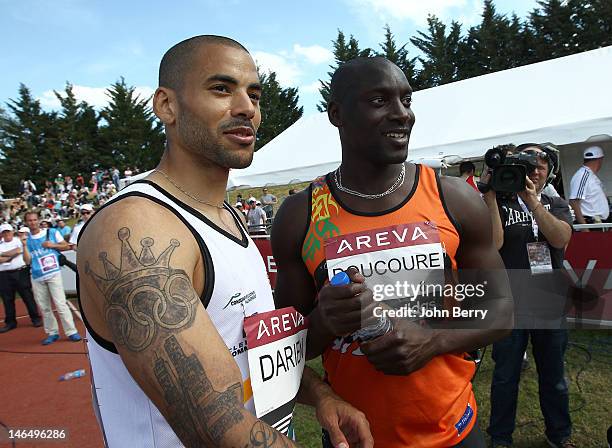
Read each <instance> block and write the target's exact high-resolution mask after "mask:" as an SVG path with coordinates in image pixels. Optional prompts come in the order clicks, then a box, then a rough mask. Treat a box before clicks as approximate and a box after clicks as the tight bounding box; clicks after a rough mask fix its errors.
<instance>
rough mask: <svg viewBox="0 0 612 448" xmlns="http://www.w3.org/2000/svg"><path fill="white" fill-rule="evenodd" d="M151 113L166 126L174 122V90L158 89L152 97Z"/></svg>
mask: <svg viewBox="0 0 612 448" xmlns="http://www.w3.org/2000/svg"><path fill="white" fill-rule="evenodd" d="M153 112H154V113H155V115H157V118H159V119H160V120H161V121H162V123H164V124H165V125H166V126H168V125H173V124H174V123H175V122H176V115H177V103H176V94H175V93H174V90H172V89H169V88H167V87H158V88H157V90H156V91H155V94H154V95H153Z"/></svg>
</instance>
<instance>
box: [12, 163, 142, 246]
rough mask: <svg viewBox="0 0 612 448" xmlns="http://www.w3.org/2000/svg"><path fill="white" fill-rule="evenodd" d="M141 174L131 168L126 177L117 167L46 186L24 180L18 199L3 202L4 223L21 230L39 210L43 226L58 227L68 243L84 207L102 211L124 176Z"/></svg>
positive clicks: (62, 176) (67, 177)
mask: <svg viewBox="0 0 612 448" xmlns="http://www.w3.org/2000/svg"><path fill="white" fill-rule="evenodd" d="M138 172H139V170H138V168H134V169H133V170H132V169H131V168H129V167H128V168H127V169H126V170H125V171H124V172H123V175H122V173H121V172H120V171H119V169H118V168H117V167H111V168H110V169H96V170H95V171H93V172H91V174H90V175H89V176H87V178H86V177H85V176H83V174H82V173H78V174H77V175H76V176H74V177H73V176H70V175H65V174H62V173H59V174H57V176H55V178H54V179H52V180H46V181H45V183H44V184H43V185H36V184H35V183H34V182H33V181H32V180H30V179H22V180H21V181H20V182H19V186H18V189H17V190H18V195H17V196H16V197H15V198H8V197H3V198H1V199H0V222H2V223H8V224H11V225H12V226H13V227H14V228H15V229H18V228H20V227H22V226H23V225H24V215H25V213H26V212H27V211H28V210H32V209H35V210H39V211H40V217H41V220H42V222H41V224H42V226H43V227H54V228H57V229H58V230H59V232H60V233H61V235H62V236H63V237H64V238H65V239H66V240H68V239H69V238H70V235H71V232H72V228H71V226H70V225H69V224H68V223H69V222H74V221H75V220H79V219H80V218H81V216H82V213H81V212H82V208H83V206H85V205H87V207H86V208H88V207H92V208H98V207H100V206H102V205H104V203H105V202H106V201H107V200H108V199H109V198H111V197H112V196H113V195H114V194H116V193H117V191H119V180H120V178H121V177H124V176H125V177H129V176H132V175H135V174H138ZM4 196H6V195H4Z"/></svg>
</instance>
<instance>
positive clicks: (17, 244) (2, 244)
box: [0, 237, 25, 271]
mask: <svg viewBox="0 0 612 448" xmlns="http://www.w3.org/2000/svg"><path fill="white" fill-rule="evenodd" d="M17 248H20V249H22V248H23V244H21V241H20V240H19V238H16V237H13V239H12V240H11V241H9V242H6V241H4V240H3V239H0V252H9V251H11V250H13V249H17ZM24 266H25V262H24V261H23V252H22V253H21V254H19V255H17V256H16V257H15V258H13V259H12V260H11V261H9V262H6V263H0V271H12V270H13V269H19V268H22V267H24Z"/></svg>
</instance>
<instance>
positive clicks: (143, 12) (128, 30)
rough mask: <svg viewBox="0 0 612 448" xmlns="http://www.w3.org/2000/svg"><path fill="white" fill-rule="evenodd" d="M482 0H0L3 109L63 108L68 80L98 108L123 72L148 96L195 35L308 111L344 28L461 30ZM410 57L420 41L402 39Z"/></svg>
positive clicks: (405, 33)
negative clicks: (216, 38)
mask: <svg viewBox="0 0 612 448" xmlns="http://www.w3.org/2000/svg"><path fill="white" fill-rule="evenodd" d="M482 4H483V1H482V0H427V1H425V0H327V1H322V0H312V1H301V2H290V1H266V0H261V1H259V2H255V1H253V0H251V1H244V0H224V1H211V0H175V1H174V2H170V1H166V2H161V1H158V0H149V1H141V0H122V1H117V0H106V1H102V0H80V1H79V0H20V1H15V0H0V42H1V43H0V45H1V47H0V48H1V51H0V107H2V108H3V109H5V110H7V107H6V103H7V102H8V101H9V100H10V99H16V98H17V96H18V89H19V84H20V83H23V84H25V85H26V86H27V87H28V88H30V90H31V92H32V95H33V96H34V97H35V98H37V99H38V100H40V103H41V105H42V107H43V108H44V109H45V110H57V109H59V101H58V100H57V98H56V97H55V95H54V93H53V91H54V90H56V91H60V92H61V91H63V90H64V88H65V85H66V82H70V83H71V84H72V85H73V86H74V92H75V94H76V96H77V98H79V99H81V100H85V101H87V102H88V103H90V104H92V105H94V106H95V107H96V108H98V109H100V108H102V107H104V106H105V104H106V103H107V100H108V98H107V96H106V93H105V90H106V88H108V87H109V86H110V85H111V84H112V83H113V82H115V81H117V80H119V79H120V77H124V78H125V81H126V83H127V84H128V85H132V86H135V87H136V90H137V92H138V93H139V94H140V95H141V96H142V97H143V98H147V97H149V96H150V95H152V94H153V92H154V90H155V87H156V86H157V71H158V67H159V61H160V59H161V57H162V56H163V54H164V53H165V51H166V50H167V49H168V48H170V47H171V46H173V45H174V44H176V43H178V42H180V41H181V40H183V39H187V38H189V37H192V36H195V35H198V34H219V35H224V36H228V37H231V38H233V39H235V40H237V41H239V42H240V43H242V44H243V45H244V46H246V47H247V48H248V49H249V51H250V52H251V54H252V55H253V57H254V59H255V60H256V62H257V63H258V65H259V66H260V67H262V68H263V69H264V71H267V70H274V71H275V72H276V73H277V77H278V80H279V82H280V83H281V85H283V87H297V88H298V89H299V96H300V105H301V106H303V107H304V115H306V116H307V115H311V114H314V113H317V110H316V104H317V103H318V102H319V101H320V99H321V98H320V95H319V93H318V88H319V85H320V84H319V81H318V80H319V79H325V80H327V78H328V76H327V72H328V71H329V65H330V64H333V53H332V41H333V40H334V39H335V38H336V37H337V34H338V30H339V29H340V30H342V31H343V32H344V34H345V35H346V36H347V37H348V36H349V35H351V34H352V35H354V36H355V38H357V40H358V41H359V44H360V47H362V48H364V47H370V48H378V44H379V43H380V42H381V41H383V40H384V29H383V28H384V26H385V25H386V24H388V25H389V26H390V27H391V31H392V32H393V33H394V34H395V37H396V42H397V43H398V44H400V45H403V44H405V43H407V42H409V38H410V37H412V36H414V35H415V34H416V33H417V31H425V30H426V19H427V15H428V14H435V15H436V16H437V17H438V18H440V19H442V20H443V21H444V22H445V23H447V24H449V23H450V21H451V20H456V21H458V22H459V23H461V24H462V25H463V26H462V29H463V30H466V29H467V28H469V27H470V26H473V25H476V24H478V23H479V22H480V14H481V12H482ZM495 5H496V7H497V10H498V12H500V13H503V14H508V15H510V14H511V13H512V12H515V13H516V14H517V15H518V16H519V17H521V18H525V17H526V16H527V15H528V13H529V12H530V11H532V10H533V9H534V8H535V7H536V6H537V4H536V1H535V0H512V1H511V0H497V1H496V2H495ZM407 48H408V50H409V51H410V53H411V54H412V56H416V55H417V50H416V48H415V47H414V46H413V45H412V44H411V43H408V45H407Z"/></svg>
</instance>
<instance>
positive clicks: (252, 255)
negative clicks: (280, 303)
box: [77, 181, 274, 448]
mask: <svg viewBox="0 0 612 448" xmlns="http://www.w3.org/2000/svg"><path fill="white" fill-rule="evenodd" d="M134 196H138V197H141V198H143V199H142V200H143V201H147V200H149V201H153V202H156V203H157V204H159V205H161V206H163V207H165V208H167V209H168V210H170V211H171V212H173V213H174V214H175V215H176V216H177V217H178V218H179V219H180V220H181V221H182V222H183V223H184V225H185V226H187V227H188V228H189V230H190V231H191V232H192V234H193V236H194V238H195V239H196V241H197V242H198V245H199V246H200V250H201V252H202V258H203V260H204V264H205V276H206V278H205V287H204V292H203V293H202V296H201V301H202V303H203V304H204V306H205V308H206V311H207V312H208V315H209V316H210V319H211V320H212V322H213V324H214V325H215V327H216V328H217V331H218V332H219V334H220V335H221V338H223V341H224V342H225V344H226V345H227V348H228V350H229V352H230V353H231V354H232V355H233V357H234V361H236V364H238V367H239V368H240V372H241V374H242V383H243V387H244V389H245V400H246V401H245V403H244V406H245V408H246V409H247V410H248V411H250V412H251V413H252V414H255V409H254V404H253V397H252V393H251V392H250V391H251V388H250V380H249V365H248V358H247V348H246V347H247V343H246V338H245V335H244V332H243V319H244V317H245V315H246V316H250V315H252V314H254V313H261V312H265V311H270V310H273V309H274V301H273V298H272V288H271V286H270V281H269V280H268V276H267V274H266V270H265V266H264V263H263V260H262V258H261V255H260V253H259V251H258V250H257V248H256V246H255V244H254V243H253V241H252V240H251V238H250V237H249V236H248V233H247V232H246V230H245V229H244V226H243V225H242V222H241V221H240V219H239V218H238V215H237V213H236V212H235V211H234V210H233V209H232V208H231V207H230V206H229V205H228V204H226V205H225V206H226V208H227V209H228V210H229V211H230V212H231V213H232V216H234V220H235V221H236V222H237V225H238V227H239V229H240V232H241V235H242V238H241V239H238V238H236V237H235V236H233V235H231V234H229V233H227V232H226V231H224V230H222V229H221V228H219V227H218V226H216V225H215V224H214V223H212V222H211V221H210V220H208V219H207V218H206V217H205V216H203V215H202V214H201V213H200V212H198V211H197V210H195V209H193V208H192V207H190V206H188V205H187V204H185V203H183V202H181V201H180V200H179V199H177V198H175V197H173V196H172V195H170V194H169V193H168V192H166V191H165V190H163V189H162V188H161V187H159V186H158V185H156V184H154V183H152V182H149V181H139V182H135V183H133V184H131V185H129V186H128V187H126V188H124V189H123V190H121V191H120V192H119V193H118V194H117V195H115V196H113V198H112V199H111V201H109V202H108V203H107V204H106V205H105V207H106V206H107V205H108V204H111V203H113V202H116V201H117V200H121V199H122V198H125V197H134ZM86 227H87V226H85V227H84V228H83V231H82V232H81V235H82V234H83V233H84V232H85V231H86ZM131 244H132V247H133V248H134V249H135V250H136V252H137V253H138V250H137V249H136V247H137V246H136V245H137V243H135V242H131ZM163 249H164V248H158V250H159V251H160V252H161V251H163ZM154 254H155V256H159V254H158V253H156V252H155V251H154ZM77 283H78V282H77ZM81 312H83V310H82V308H81ZM83 320H84V322H85V326H86V327H87V347H88V351H89V361H90V364H91V370H92V392H93V402H94V411H95V412H96V416H97V418H98V422H99V424H100V428H101V429H102V432H103V434H104V438H105V442H106V444H107V446H109V447H113V448H114V447H118V448H123V447H134V448H137V447H151V448H153V447H155V448H170V447H182V446H183V445H182V444H181V442H180V440H179V438H178V437H177V436H176V434H175V433H174V431H173V430H172V428H171V427H170V425H169V424H168V422H167V421H166V420H165V418H164V417H163V416H162V414H161V413H160V412H159V410H158V409H157V408H156V407H155V405H154V404H153V402H151V401H150V400H149V398H148V397H147V396H146V395H145V393H144V392H143V391H142V389H141V388H140V386H138V384H137V383H136V381H134V379H133V378H132V376H131V375H130V373H129V372H128V370H127V368H126V367H125V365H124V364H123V361H121V358H120V356H119V355H118V354H117V350H116V348H115V346H114V345H113V344H112V343H111V342H110V341H107V340H105V339H103V338H101V337H100V336H99V335H97V334H96V333H95V332H94V331H93V330H92V329H91V327H90V326H89V324H88V323H87V317H86V316H85V313H83Z"/></svg>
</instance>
